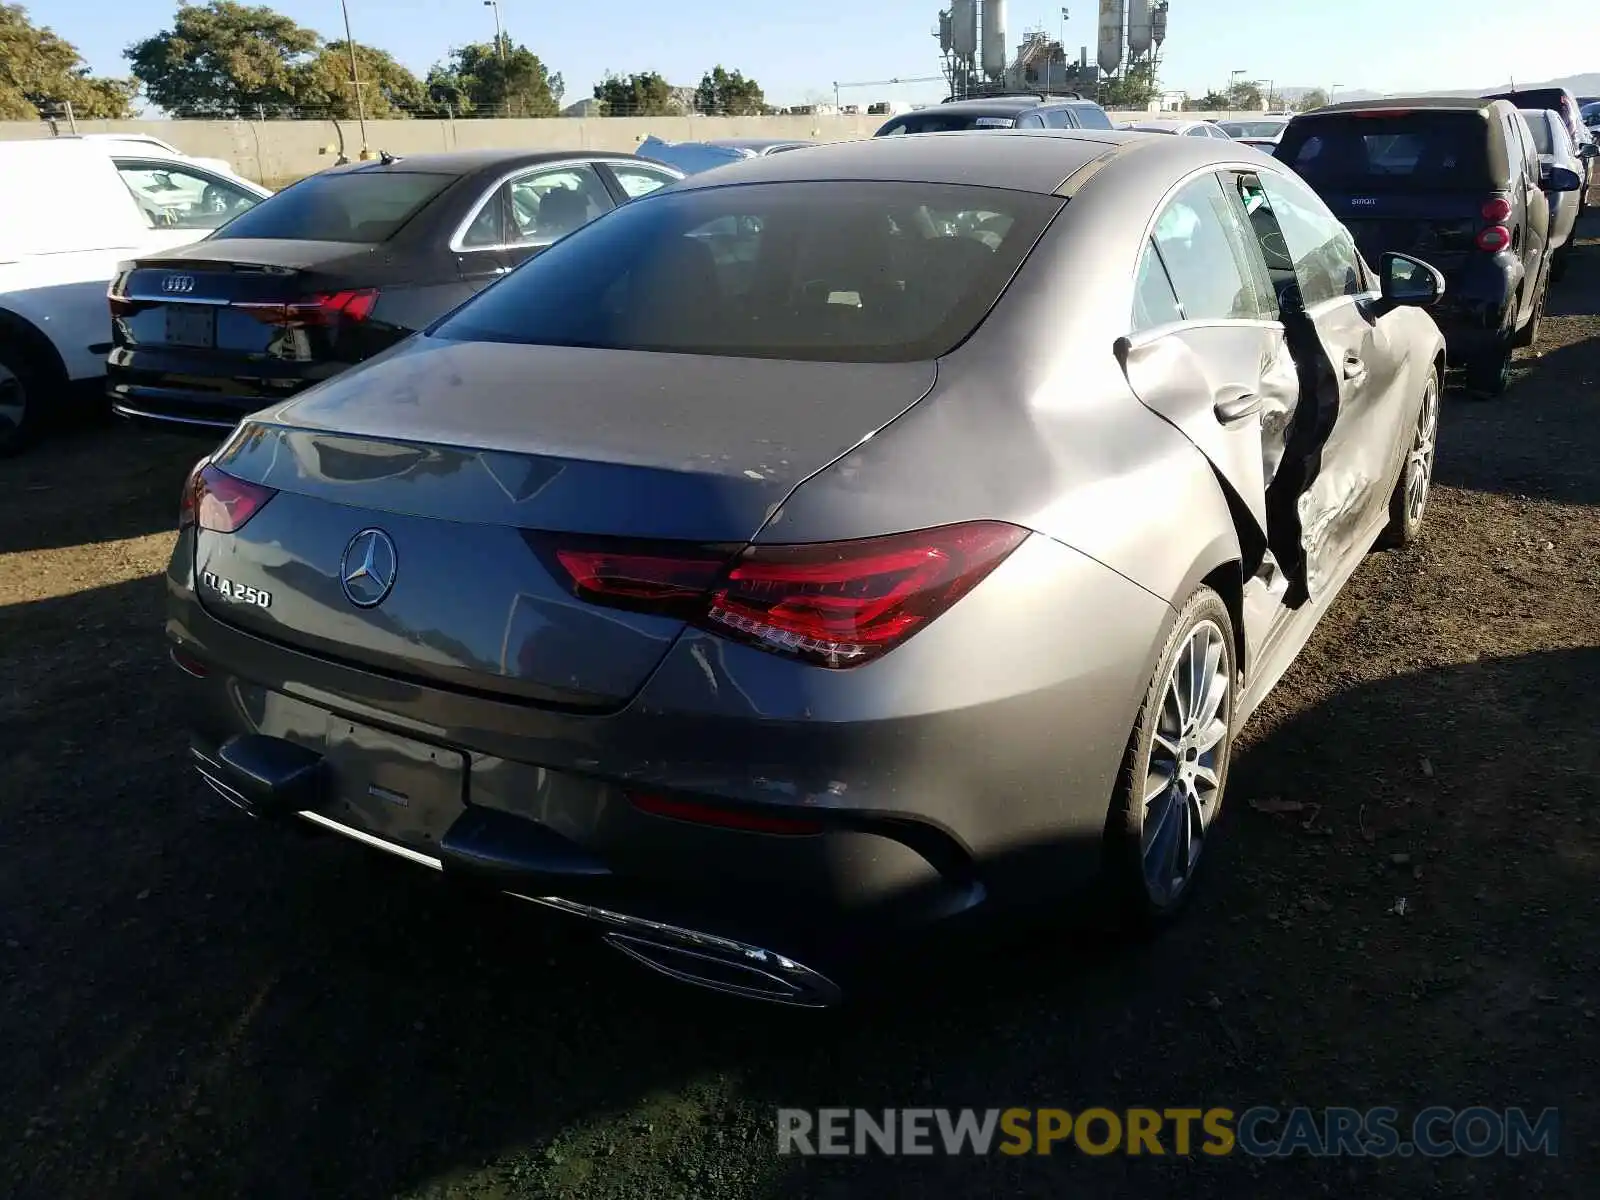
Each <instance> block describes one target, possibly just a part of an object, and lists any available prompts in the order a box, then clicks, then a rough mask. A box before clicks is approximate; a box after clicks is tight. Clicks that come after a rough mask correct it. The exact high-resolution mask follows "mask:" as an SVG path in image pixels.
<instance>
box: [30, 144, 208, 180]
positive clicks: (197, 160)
mask: <svg viewBox="0 0 1600 1200" xmlns="http://www.w3.org/2000/svg"><path fill="white" fill-rule="evenodd" d="M60 136H61V140H63V141H80V142H93V143H94V144H95V145H97V146H103V147H105V148H106V150H107V151H108V152H109V153H112V154H131V155H133V156H134V157H138V156H139V155H141V154H149V153H151V152H152V151H155V152H156V153H158V154H159V155H160V156H161V157H162V158H181V159H184V160H185V161H186V162H191V163H193V164H194V165H195V166H197V167H199V168H201V169H202V170H205V171H210V172H211V173H212V174H214V175H226V176H228V177H229V178H230V179H232V178H237V177H238V174H237V172H235V171H234V169H233V164H232V163H230V162H228V161H227V160H225V159H221V158H201V157H199V156H197V155H194V154H186V153H184V152H183V151H182V150H179V149H178V148H177V147H176V146H174V145H173V144H172V143H171V142H163V141H162V140H161V139H160V138H158V137H151V136H150V135H149V134H148V133H69V134H62V135H60Z"/></svg>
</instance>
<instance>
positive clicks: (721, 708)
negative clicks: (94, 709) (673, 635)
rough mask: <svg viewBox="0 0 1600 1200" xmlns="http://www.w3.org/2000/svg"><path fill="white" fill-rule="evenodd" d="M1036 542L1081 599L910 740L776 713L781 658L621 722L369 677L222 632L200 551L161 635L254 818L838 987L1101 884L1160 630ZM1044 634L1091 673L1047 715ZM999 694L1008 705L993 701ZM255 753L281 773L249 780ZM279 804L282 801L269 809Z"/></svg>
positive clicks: (914, 721)
mask: <svg viewBox="0 0 1600 1200" xmlns="http://www.w3.org/2000/svg"><path fill="white" fill-rule="evenodd" d="M1035 541H1036V542H1037V543H1038V544H1037V546H1035V543H1034V542H1030V543H1028V544H1027V545H1026V546H1025V547H1024V550H1022V551H1019V552H1018V555H1019V556H1021V557H1020V558H1018V556H1013V557H1014V558H1018V561H1017V563H1016V568H1015V569H1016V571H1017V572H1018V577H1019V578H1028V579H1030V580H1033V581H1039V582H1046V583H1049V582H1053V581H1052V580H1051V572H1052V571H1064V572H1066V575H1065V576H1064V577H1063V579H1064V582H1066V583H1067V584H1068V585H1070V586H1069V589H1068V591H1069V593H1070V595H1071V597H1072V598H1071V599H1066V600H1063V602H1062V604H1059V605H1051V604H1044V603H1041V604H1039V605H1038V606H1037V609H1036V611H1033V612H1019V611H1018V610H1017V608H1016V606H1015V604H1010V606H1009V608H1008V609H1007V611H1006V612H1005V614H1004V616H1003V619H1006V620H1009V622H1010V623H1011V627H1012V630H1014V631H1015V634H1016V636H1017V638H1018V639H1019V643H1018V644H1019V648H1018V649H1017V650H1016V651H1015V654H1016V655H1017V656H1018V658H1017V660H1016V661H1012V659H1011V658H1010V657H1009V655H1010V654H1011V652H1010V651H1008V650H1007V649H1006V648H1005V647H1004V646H997V647H996V648H995V649H993V650H991V651H990V653H991V655H992V656H993V657H994V658H996V659H998V660H1000V661H998V662H996V663H995V664H994V665H993V666H992V667H991V665H990V664H986V663H977V662H973V663H970V664H964V670H962V671H958V672H957V673H958V674H962V675H964V676H965V677H966V679H965V680H964V683H963V686H964V689H965V690H964V698H966V699H969V700H971V701H972V702H971V703H967V704H958V705H954V706H944V707H936V708H933V709H931V710H929V711H921V712H918V711H915V710H916V708H917V704H916V703H915V699H916V698H918V697H917V693H916V692H915V691H914V690H907V691H905V692H904V693H900V691H899V689H896V691H897V694H903V696H904V697H905V698H906V700H905V707H906V708H907V709H909V710H912V711H908V712H904V713H901V714H898V715H897V714H895V713H893V712H884V711H882V708H881V707H880V708H879V709H877V710H876V711H875V710H873V709H872V708H871V707H870V706H865V711H862V712H858V713H853V714H852V713H849V712H846V711H843V710H839V711H835V712H834V713H833V714H832V715H831V719H823V717H824V714H825V711H826V709H827V708H829V707H830V702H829V700H828V698H827V696H826V694H825V691H826V689H824V688H821V687H819V686H817V684H816V683H815V682H814V681H812V680H810V677H806V676H797V677H796V678H797V679H799V680H800V684H799V686H798V687H795V686H790V687H789V691H790V692H791V693H792V694H789V695H785V694H784V689H783V688H780V687H778V686H777V685H776V684H774V682H773V677H772V676H770V675H769V676H767V677H766V678H765V679H758V677H757V676H756V675H754V674H752V673H745V674H743V675H741V673H740V667H741V666H746V667H748V666H750V665H752V664H751V663H750V661H748V656H759V657H760V659H761V660H762V662H761V664H760V666H765V665H767V664H770V663H771V662H772V661H773V660H772V659H771V657H770V656H766V655H761V654H760V652H759V651H756V650H753V649H749V648H744V647H736V646H732V645H726V644H714V643H712V642H710V641H709V640H707V639H705V638H702V637H701V636H700V635H696V634H694V633H692V632H691V633H689V634H685V636H684V639H683V640H682V641H681V642H680V643H679V645H678V646H676V647H674V649H673V650H672V651H670V652H669V653H668V656H667V659H666V660H665V661H664V662H663V663H662V664H661V665H660V666H659V667H658V668H657V670H656V672H655V674H654V675H653V676H652V678H651V679H650V681H649V682H648V683H647V684H646V685H645V686H644V688H643V690H642V691H641V692H640V694H639V695H638V696H636V697H635V698H634V700H633V701H632V702H631V703H630V704H629V705H628V706H626V707H625V708H624V709H622V710H621V711H618V712H613V713H609V714H607V715H592V714H579V713H571V712H562V711H556V710H552V709H541V708H536V707H533V706H531V705H528V704H526V703H521V702H517V701H514V700H510V699H501V698H494V697H489V696H483V695H475V694H468V693H465V692H461V691H456V690H452V689H448V688H440V687H434V686H431V685H428V684H425V683H419V682H417V681H415V680H399V679H395V678H392V677H388V676H384V675H379V674H376V673H373V672H370V671H367V670H365V669H361V668H357V667H354V666H351V665H347V664H342V663H338V662H333V661H329V660H327V659H325V658H322V657H319V656H315V655H311V654H307V653H304V652H301V651H298V650H295V649H292V648H290V647H286V646H283V645H281V644H278V643H275V642H269V641H265V640H263V639H261V638H259V637H256V636H254V635H251V634H248V633H245V632H243V631H241V630H239V629H237V628H235V627H234V626H232V625H229V624H226V623H224V622H222V621H219V620H218V619H217V618H215V617H213V616H212V615H211V614H210V613H209V612H208V610H207V609H206V608H205V607H203V606H202V605H201V604H200V603H199V602H198V601H197V599H196V597H195V594H194V592H193V590H192V587H191V586H190V582H191V581H190V580H189V579H188V577H187V576H188V568H187V566H186V563H187V562H190V561H192V554H193V549H192V542H191V541H190V535H189V534H184V535H182V536H180V539H179V544H178V547H177V550H176V552H175V554H174V560H173V566H172V567H171V568H170V570H169V578H168V582H169V600H170V602H169V608H168V623H167V633H168V637H169V639H170V640H171V641H172V642H173V643H174V646H175V657H176V658H177V659H178V661H179V665H180V666H182V665H184V664H186V663H187V664H188V666H187V667H186V670H188V672H189V675H190V679H189V687H188V689H187V691H188V705H187V713H186V720H187V723H188V725H189V728H190V730H191V745H192V747H193V751H194V753H195V762H196V765H197V766H198V767H199V768H201V769H202V771H203V773H206V774H207V775H208V777H209V781H210V782H211V783H212V785H213V786H214V787H215V788H216V789H217V790H218V791H220V792H222V793H223V794H225V795H228V796H229V798H230V800H233V801H234V802H235V803H239V804H240V805H241V807H247V808H249V809H250V810H251V811H253V812H255V813H257V814H258V815H261V816H263V817H267V818H269V819H275V820H276V819H282V820H288V821H296V820H298V821H299V822H301V823H304V822H310V823H312V824H315V825H317V826H318V827H320V828H323V829H329V828H332V826H330V824H329V823H330V822H331V823H332V825H334V826H339V827H341V828H337V829H333V831H334V832H345V833H347V836H353V837H355V838H356V840H358V841H367V842H369V844H375V845H377V848H379V849H387V850H390V851H391V852H393V853H397V854H400V855H401V857H409V858H412V859H413V861H417V860H418V856H420V858H421V859H425V860H430V861H429V862H427V863H426V865H430V866H431V865H433V862H434V861H436V862H437V864H438V868H439V870H440V871H441V873H442V874H443V875H444V877H445V879H446V880H447V881H448V882H450V883H452V884H458V885H464V886H468V887H474V888H479V889H484V890H488V891H493V892H499V893H509V894H511V895H514V896H520V897H522V898H524V899H530V900H533V901H535V902H536V903H539V904H542V905H545V906H547V907H552V908H558V909H561V910H563V911H568V912H572V911H574V908H573V906H579V907H581V908H583V909H593V910H597V911H598V912H601V913H610V914H616V915H620V916H623V917H626V918H630V919H632V920H634V921H643V922H654V923H657V924H664V925H670V926H672V927H674V928H677V929H683V930H691V931H695V932H696V933H697V934H700V935H704V936H710V937H717V938H724V939H729V940H733V941H737V942H739V943H741V944H744V945H750V946H754V947H758V948H769V949H771V950H772V951H774V952H777V953H779V954H781V955H786V956H790V957H792V958H793V959H795V960H797V961H799V962H806V963H810V962H817V963H821V964H830V963H836V962H839V961H840V960H847V961H857V960H859V959H861V958H863V957H868V956H871V955H872V954H874V953H875V951H876V950H878V949H879V948H882V947H884V946H885V945H886V944H887V945H895V944H905V943H909V942H912V941H916V940H920V939H921V938H922V936H923V935H925V934H926V933H928V932H929V931H932V930H936V929H937V930H949V929H953V928H956V927H960V926H962V925H965V924H966V923H967V922H968V921H969V920H970V919H972V918H973V917H976V916H978V915H980V914H984V913H988V912H990V911H993V910H995V909H1000V908H1009V907H1012V906H1016V905H1021V904H1028V903H1035V902H1038V901H1039V900H1042V899H1057V898H1059V899H1069V898H1070V897H1071V896H1072V894H1073V893H1074V892H1075V891H1077V890H1079V889H1081V888H1082V887H1083V886H1084V885H1086V884H1088V883H1091V882H1092V881H1093V880H1094V879H1095V877H1096V876H1097V874H1098V871H1099V868H1100V862H1101V853H1102V847H1103V839H1104V829H1105V821H1106V813H1107V807H1108V802H1109V800H1110V796H1111V793H1112V790H1113V787H1114V782H1115V777H1116V772H1117V769H1118V767H1119V765H1120V761H1121V757H1122V753H1123V750H1124V747H1125V745H1126V742H1127V738H1128V732H1129V729H1130V728H1131V725H1132V719H1133V715H1134V713H1135V711H1136V709H1137V706H1138V703H1139V700H1140V698H1141V696H1142V693H1143V689H1144V686H1145V683H1146V681H1147V680H1148V678H1149V672H1150V670H1152V669H1153V662H1154V657H1155V653H1156V650H1157V648H1158V646H1159V645H1160V642H1161V639H1162V638H1163V637H1164V635H1165V628H1166V622H1167V620H1168V619H1169V617H1170V609H1168V608H1167V606H1166V605H1164V604H1162V603H1161V602H1160V601H1158V600H1156V599H1155V598H1154V597H1152V596H1150V595H1149V594H1148V593H1146V592H1143V591H1141V590H1140V589H1137V588H1136V587H1134V585H1132V584H1129V583H1128V582H1127V581H1126V580H1123V579H1122V578H1121V577H1120V576H1117V575H1115V574H1113V573H1112V572H1110V571H1107V570H1106V569H1105V568H1103V567H1101V566H1099V564H1097V563H1093V562H1092V561H1090V560H1087V559H1082V558H1081V556H1077V555H1075V554H1074V553H1073V552H1071V551H1069V550H1066V549H1065V548H1064V547H1061V546H1060V545H1059V544H1058V543H1054V542H1049V541H1048V539H1035ZM1030 547H1032V550H1031V552H1029V548H1030ZM1010 566H1011V564H1010V563H1009V562H1008V564H1007V566H1006V567H1003V568H1002V570H1006V569H1008V568H1009V567H1010ZM982 594H983V588H981V587H980V588H979V589H978V591H977V592H975V593H974V594H973V595H972V596H969V597H967V599H966V600H964V601H963V604H968V603H973V602H976V601H978V599H979V597H981V596H982ZM1000 595H1001V596H1004V598H1005V599H1006V600H1007V601H1009V599H1010V597H1009V595H1006V594H1005V593H1003V592H1002V593H1001V594H1000ZM978 607H979V608H981V603H980V604H978ZM1031 607H1033V606H1030V608H1031ZM960 610H961V606H959V605H958V606H957V609H956V610H953V611H952V612H951V613H948V614H946V615H945V616H944V617H942V618H941V619H940V621H939V622H936V623H935V624H934V625H933V626H931V627H930V629H929V630H928V631H926V632H924V633H923V634H920V635H919V636H918V638H917V639H913V642H912V643H910V644H908V646H907V647H904V648H902V651H900V652H897V655H898V654H900V653H906V658H907V659H908V660H910V659H913V658H914V657H915V655H914V654H913V653H908V652H911V651H913V648H914V647H916V644H917V642H918V641H920V640H922V639H927V640H928V641H929V643H930V644H931V643H937V642H939V640H940V635H941V626H944V625H947V626H948V627H949V628H948V629H947V630H945V631H944V632H945V633H947V634H949V635H951V636H952V637H953V636H955V635H956V634H958V633H960V631H959V630H958V629H957V628H956V627H957V626H959V625H960V624H961V622H962V619H963V618H962V615H961V611H960ZM1091 614H1092V615H1091ZM978 615H979V616H980V617H981V619H983V620H985V621H990V620H992V617H993V614H990V613H986V612H980V613H979V614H978ZM1035 621H1037V622H1038V623H1039V629H1038V630H1036V629H1035V628H1034V627H1033V626H1034V622H1035ZM1102 624H1103V625H1104V627H1105V631H1104V634H1103V636H1101V630H1099V629H1098V628H1096V626H1098V625H1102ZM1046 627H1049V628H1065V629H1073V630H1075V631H1077V632H1078V634H1079V635H1081V637H1082V641H1083V645H1084V648H1083V650H1082V652H1081V655H1080V656H1079V657H1080V658H1081V661H1080V662H1077V663H1072V664H1070V665H1069V666H1068V667H1067V668H1066V669H1065V671H1064V672H1060V667H1059V660H1058V661H1057V665H1056V668H1055V669H1057V670H1058V672H1060V676H1059V677H1058V678H1056V679H1055V680H1054V682H1053V683H1052V685H1051V686H1050V687H1049V688H1048V689H1046V690H1032V689H1031V687H1030V685H1031V684H1032V683H1033V680H1031V679H1029V678H1027V676H1026V674H1024V673H1023V672H1024V669H1023V668H1021V667H1019V666H1018V665H1017V662H1020V656H1022V655H1024V654H1026V653H1027V652H1028V651H1029V650H1030V649H1032V651H1033V656H1034V658H1035V659H1040V658H1045V659H1050V658H1055V655H1054V654H1052V653H1044V654H1041V653H1040V652H1039V649H1040V647H1041V646H1042V645H1046V644H1047V643H1043V642H1041V640H1040V636H1041V635H1040V631H1041V630H1043V629H1044V628H1046ZM1001 628H1004V627H1003V626H1002V627H1001ZM1007 632H1011V630H1008V631H1007ZM962 636H969V635H967V634H962ZM894 657H895V656H891V658H890V659H886V660H884V661H885V662H891V661H893V658H894ZM941 657H942V659H943V661H942V666H943V667H944V669H945V672H946V674H947V675H948V674H949V673H950V672H949V659H948V656H947V655H945V656H941ZM991 676H992V677H993V678H996V679H998V678H1001V677H1002V676H1003V677H1004V678H1005V679H1006V680H1007V681H1008V682H1009V681H1012V680H1015V681H1017V683H1016V686H1017V688H1018V690H1016V691H1012V692H1008V693H1005V694H999V695H985V694H984V685H985V684H986V682H987V680H988V678H990V677H991ZM761 683H765V685H766V687H765V690H762V688H761V687H760V686H759V685H760V684H761ZM858 701H859V698H858ZM791 706H792V709H793V711H789V710H790V708H791ZM857 707H863V706H862V705H861V704H860V703H859V702H858V704H857ZM807 709H813V710H814V711H813V712H811V713H809V714H808V713H807V711H806V710H807ZM251 739H256V740H254V741H252V740H251ZM252 753H257V754H265V755H266V756H267V760H268V767H263V768H262V769H260V770H257V771H252V770H250V769H248V764H249V761H250V755H251V754H252ZM241 755H243V758H244V769H241V766H240V763H239V761H238V760H239V759H240V757H241ZM424 760H428V762H427V764H426V765H423V764H424ZM230 763H231V764H232V765H230ZM273 763H276V766H273V765H272V764H273ZM297 764H299V765H305V766H306V770H305V772H304V773H297V772H298V770H299V766H298V765H297ZM269 768H270V769H269ZM267 776H275V777H276V778H277V779H278V784H279V786H278V789H277V792H274V791H273V790H272V789H271V788H264V787H263V785H262V784H261V783H260V779H261V778H263V777H267ZM330 778H332V779H333V780H335V781H336V782H335V783H334V784H333V785H332V786H330V785H329V779H330ZM313 780H315V781H316V782H313ZM641 793H642V794H644V795H647V796H666V797H670V798H676V799H684V800H688V801H690V802H693V803H703V804H709V805H714V806H721V807H722V808H724V809H727V810H731V811H737V812H740V813H743V814H747V815H750V814H759V815H760V816H761V817H763V818H768V817H779V818H790V819H794V820H803V821H805V822H807V823H809V824H810V825H811V826H812V828H809V829H805V830H802V831H796V830H792V829H791V830H787V831H783V832H757V831H751V830H748V829H737V828H728V827H723V826H719V825H716V824H712V823H706V822H703V821H700V820H692V819H690V820H686V819H680V818H678V817H673V816H664V815H658V814H657V813H654V812H649V811H646V809H645V808H643V807H641V806H640V804H638V803H637V802H636V799H637V798H638V797H639V796H640V794H641ZM396 796H399V797H400V798H399V799H398V800H396ZM275 797H276V798H275ZM580 915H587V916H589V917H590V919H600V920H602V923H605V922H606V921H608V920H609V919H608V918H596V917H594V916H593V915H592V914H589V913H582V914H580ZM613 924H614V923H613ZM617 928H620V926H619V927H617ZM613 932H615V929H613Z"/></svg>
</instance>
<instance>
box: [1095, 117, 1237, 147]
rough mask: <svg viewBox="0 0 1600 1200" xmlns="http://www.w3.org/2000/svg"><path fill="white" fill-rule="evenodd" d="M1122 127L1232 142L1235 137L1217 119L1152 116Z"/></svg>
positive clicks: (1143, 131)
mask: <svg viewBox="0 0 1600 1200" xmlns="http://www.w3.org/2000/svg"><path fill="white" fill-rule="evenodd" d="M1119 128H1121V129H1128V130H1132V131H1133V132H1134V133H1170V134H1175V135H1177V136H1178V137H1203V138H1215V139H1218V140H1221V141H1226V142H1231V141H1232V140H1233V139H1232V138H1231V137H1229V136H1228V133H1227V131H1226V130H1224V129H1223V128H1222V127H1221V126H1220V125H1218V124H1217V123H1216V122H1215V121H1183V120H1178V119H1176V118H1174V119H1170V120H1169V119H1167V118H1159V119H1158V118H1152V119H1150V120H1148V121H1129V122H1127V123H1126V124H1124V125H1121V126H1119Z"/></svg>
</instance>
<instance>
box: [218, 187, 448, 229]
mask: <svg viewBox="0 0 1600 1200" xmlns="http://www.w3.org/2000/svg"><path fill="white" fill-rule="evenodd" d="M455 179H456V176H454V175H423V174H417V173H407V172H402V171H381V172H378V171H375V172H372V173H371V174H367V173H365V172H359V171H354V172H340V173H338V174H335V175H312V176H311V177H310V178H307V179H302V180H301V181H300V182H299V183H297V184H294V185H293V186H291V187H287V188H284V189H283V191H281V192H279V193H278V194H277V195H276V196H271V197H269V198H268V199H266V200H263V201H262V202H261V203H260V204H258V205H256V207H254V208H252V209H251V210H250V211H249V212H247V213H243V214H241V215H240V216H237V217H235V218H234V219H233V220H231V221H229V222H228V223H227V224H226V225H224V226H223V227H222V228H221V229H219V230H218V231H217V232H216V233H214V234H212V239H213V240H216V239H217V238H274V239H280V240H288V241H303V242H382V241H387V240H388V239H389V238H390V237H391V236H393V234H394V232H395V231H396V230H397V229H399V228H400V226H402V225H404V224H405V223H406V222H407V221H409V220H410V219H411V218H412V217H413V216H415V215H416V214H417V213H418V212H419V211H420V210H421V209H422V208H423V206H424V205H426V204H427V203H428V201H430V200H432V199H433V198H434V197H435V196H437V195H438V194H439V193H440V192H442V191H444V189H445V188H446V187H448V186H449V185H450V184H451V183H453V182H454V181H455Z"/></svg>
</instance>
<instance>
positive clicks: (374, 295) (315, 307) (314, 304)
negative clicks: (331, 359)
mask: <svg viewBox="0 0 1600 1200" xmlns="http://www.w3.org/2000/svg"><path fill="white" fill-rule="evenodd" d="M377 303H378V289H377V288H356V289H352V290H349V291H344V292H324V293H319V294H317V295H314V296H307V297H306V298H305V299H304V300H295V301H292V302H290V303H286V304H261V303H255V302H250V301H241V302H239V303H236V304H234V305H233V307H234V308H237V309H239V310H240V311H242V312H247V313H249V314H250V315H251V316H252V317H254V318H255V319H256V320H258V321H261V322H263V323H264V324H267V325H286V326H290V327H292V328H296V329H300V328H305V327H307V326H326V325H335V324H338V323H339V322H341V321H365V320H366V319H367V318H368V317H370V316H371V315H372V310H373V307H374V306H375V305H376V304H377Z"/></svg>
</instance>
